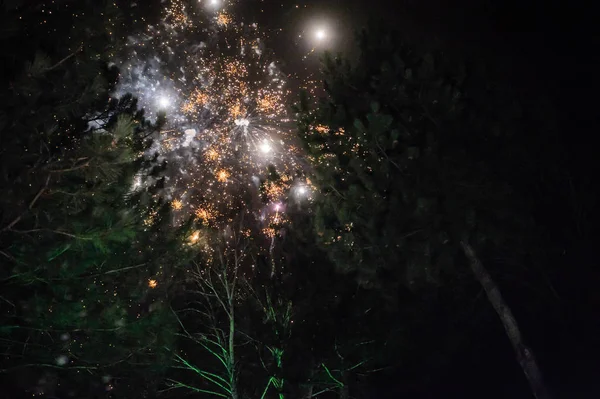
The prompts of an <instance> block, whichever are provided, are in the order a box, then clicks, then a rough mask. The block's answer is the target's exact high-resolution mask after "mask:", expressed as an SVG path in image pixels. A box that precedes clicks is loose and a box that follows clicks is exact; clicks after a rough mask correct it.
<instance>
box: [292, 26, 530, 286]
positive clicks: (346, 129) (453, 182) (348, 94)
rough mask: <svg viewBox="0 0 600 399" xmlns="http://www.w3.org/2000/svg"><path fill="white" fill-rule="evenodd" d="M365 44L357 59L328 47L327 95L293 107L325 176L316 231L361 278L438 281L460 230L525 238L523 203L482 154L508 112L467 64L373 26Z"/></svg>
mask: <svg viewBox="0 0 600 399" xmlns="http://www.w3.org/2000/svg"><path fill="white" fill-rule="evenodd" d="M360 48H361V51H362V53H361V56H360V57H359V59H358V61H357V62H356V63H354V64H350V63H349V62H347V61H342V60H341V59H331V58H326V59H325V60H324V75H325V77H324V81H325V88H326V93H327V94H326V96H324V97H323V98H321V99H319V103H318V105H317V106H316V108H315V109H311V108H310V107H308V105H307V103H306V101H304V103H305V105H304V106H301V107H302V108H301V109H299V111H300V113H301V117H300V131H301V135H302V138H303V141H304V143H305V147H306V149H307V151H308V152H309V154H310V157H311V159H312V161H313V166H314V174H315V179H316V182H317V185H318V186H319V187H322V193H321V194H322V195H321V197H320V198H319V200H318V204H317V209H316V210H315V215H316V222H315V226H316V230H317V231H316V233H317V236H318V237H319V241H320V242H321V244H322V245H324V246H325V247H326V248H327V251H328V252H329V253H330V255H331V257H332V259H333V260H334V261H335V262H336V264H338V266H339V268H340V270H343V271H345V272H352V273H354V272H356V273H358V278H359V280H360V282H361V283H362V284H364V285H366V286H370V285H373V284H375V285H379V286H381V285H387V284H390V282H397V283H398V282H399V283H401V284H403V285H408V286H413V285H415V284H417V285H418V284H421V283H425V282H428V283H434V284H440V283H441V282H442V280H443V276H444V274H448V273H450V274H452V273H453V272H454V268H452V264H453V262H454V259H455V257H456V254H457V252H458V248H457V243H458V242H459V241H460V240H461V239H471V240H473V243H474V244H475V245H477V246H478V247H480V248H490V249H492V248H495V249H499V248H504V247H506V246H508V245H509V244H508V243H509V242H511V243H515V242H519V241H521V243H520V246H522V245H523V244H524V242H523V240H524V237H525V236H524V234H526V232H527V226H528V225H530V218H528V217H527V212H528V208H527V207H528V205H527V203H525V202H523V201H522V200H521V199H516V198H515V197H514V195H512V191H511V189H510V187H509V186H508V185H507V184H506V183H505V181H504V180H503V179H502V177H501V174H500V173H499V171H500V170H501V168H502V167H506V166H507V165H505V164H504V165H503V164H501V163H500V162H498V163H496V159H493V158H492V159H489V158H486V156H487V155H488V154H489V153H492V152H493V151H494V149H495V148H496V146H497V145H498V143H500V142H502V140H505V139H506V137H508V135H510V131H509V129H508V128H503V127H504V126H511V124H514V120H515V119H514V117H512V116H511V115H505V116H503V117H502V119H499V120H495V119H493V118H491V117H490V115H488V113H487V111H486V109H485V108H484V107H482V106H480V105H478V104H474V102H475V101H476V100H477V97H475V95H472V94H471V92H470V91H469V87H470V83H469V82H468V81H467V74H466V70H465V68H464V67H463V66H461V65H459V64H453V63H452V62H450V61H451V60H449V58H448V57H444V56H443V55H442V54H441V53H439V54H420V53H418V51H416V50H415V49H414V48H411V47H410V46H408V45H407V44H405V43H403V42H402V41H401V40H400V39H399V37H398V36H397V35H395V34H394V33H393V32H385V31H377V30H375V32H370V33H363V34H362V36H361V37H360ZM491 126H495V128H494V129H492V128H491ZM496 157H498V156H496ZM389 273H392V275H394V276H396V277H395V278H392V279H389V278H387V277H386V276H387V275H389ZM391 285H393V283H392V284H391ZM390 288H393V287H390Z"/></svg>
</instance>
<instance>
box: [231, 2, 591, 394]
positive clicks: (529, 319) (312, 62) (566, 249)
mask: <svg viewBox="0 0 600 399" xmlns="http://www.w3.org/2000/svg"><path fill="white" fill-rule="evenodd" d="M243 3H244V4H242V5H241V6H243V7H247V11H245V12H244V13H243V15H248V16H251V15H252V18H255V19H256V20H257V21H258V22H259V23H260V24H261V25H263V27H265V26H266V27H267V28H269V29H270V30H271V35H270V38H271V39H270V40H271V42H270V43H269V46H270V47H272V48H273V49H274V50H275V52H276V54H277V55H278V56H279V58H280V59H282V60H283V69H284V71H285V72H287V73H291V74H299V75H300V76H307V75H310V74H312V73H314V72H315V71H316V70H317V69H318V57H317V56H316V55H315V56H313V57H312V58H311V59H309V60H308V61H302V60H301V56H302V55H303V54H305V53H306V52H307V50H309V48H310V46H308V45H307V44H306V43H305V42H302V41H299V40H298V39H297V36H298V34H299V33H301V32H302V30H303V28H304V27H305V26H306V24H307V23H308V22H309V21H310V20H311V18H315V17H321V16H323V15H326V16H327V19H328V20H329V21H331V23H332V24H333V25H332V31H333V32H335V35H336V37H335V40H334V41H333V43H331V45H330V46H329V47H330V48H329V50H330V51H332V52H338V51H340V52H346V53H349V54H351V52H352V35H353V34H352V32H353V31H354V30H356V29H359V28H360V27H361V26H363V25H365V24H366V23H367V21H368V20H370V19H371V20H375V21H382V22H383V23H385V24H386V25H388V26H391V27H394V28H396V29H398V30H400V31H402V32H403V33H404V34H405V35H406V37H407V38H409V39H410V40H411V41H416V42H420V43H423V44H424V45H426V46H435V47H437V48H441V49H443V50H444V51H445V52H448V53H450V54H454V55H457V56H458V57H462V58H467V59H471V60H473V59H475V60H481V61H483V62H485V63H486V64H487V65H488V66H491V67H490V68H491V69H490V72H489V73H490V75H489V76H490V79H493V80H494V81H495V82H496V83H497V84H500V85H506V87H507V88H508V87H510V88H511V90H515V91H516V92H517V93H518V96H519V97H520V100H521V101H523V102H524V103H529V104H535V103H539V102H546V103H547V104H548V108H547V110H548V111H547V112H548V115H547V117H548V122H549V124H551V125H552V126H554V128H555V131H556V132H557V137H548V140H558V143H559V144H558V148H560V149H561V150H562V153H560V154H558V155H559V156H558V157H557V160H556V162H557V164H558V163H561V164H562V165H561V168H564V170H565V171H567V173H568V174H569V176H570V177H569V178H570V179H571V180H572V186H571V187H572V190H574V191H578V192H579V193H582V194H579V195H575V196H573V195H570V194H569V193H568V192H567V191H569V190H570V188H569V187H567V186H564V187H558V186H557V187H556V190H555V191H554V192H552V191H550V192H545V193H544V194H540V196H539V197H538V200H537V201H538V208H539V209H538V212H539V214H538V217H539V218H540V219H541V220H543V221H544V222H543V224H544V226H545V227H546V229H547V232H548V236H549V237H550V240H551V241H552V242H554V243H555V248H554V249H555V250H556V251H557V253H560V254H561V255H560V256H557V257H555V258H554V260H553V262H552V264H548V265H547V270H548V271H549V273H550V274H551V277H550V279H551V280H552V281H551V283H552V284H553V285H554V288H555V289H556V292H557V296H556V298H555V302H554V303H553V304H548V306H547V307H545V308H544V307H542V308H540V310H538V311H537V312H538V313H536V314H534V315H532V314H531V313H530V312H527V311H526V310H525V309H521V308H520V307H519V303H520V301H521V300H522V301H523V302H525V301H526V299H525V297H521V296H520V295H522V294H523V293H519V292H510V290H509V291H508V292H506V293H505V294H506V297H507V298H508V300H509V302H511V303H512V306H513V307H514V311H515V313H516V315H517V318H518V319H519V320H522V326H523V330H524V331H525V334H526V336H527V337H528V338H529V339H528V341H529V342H530V343H531V345H532V346H533V348H534V351H535V352H536V354H537V356H538V358H539V359H538V360H540V363H541V365H542V368H543V369H544V372H545V373H546V378H547V380H548V383H549V385H550V386H551V387H552V389H553V390H554V391H555V392H554V393H555V394H556V396H557V397H565V398H569V397H572V398H575V397H600V381H598V380H597V375H598V372H599V371H600V362H599V361H598V358H599V357H600V344H599V343H598V341H599V339H600V318H599V316H600V294H599V292H600V290H599V289H598V287H599V284H600V269H599V268H598V267H597V265H598V262H597V261H596V260H595V255H594V246H595V243H596V242H597V237H598V229H597V220H598V218H597V211H596V210H595V208H596V207H595V203H596V201H595V199H596V189H595V187H596V185H597V183H596V178H595V172H594V169H595V168H597V166H598V165H597V164H598V162H597V159H598V156H597V152H598V150H597V147H596V145H595V143H596V142H598V140H597V138H596V136H597V132H598V131H599V130H598V128H599V127H600V124H599V123H598V122H599V117H598V115H599V112H598V103H599V102H598V98H597V93H598V92H597V89H598V84H597V80H598V78H597V76H596V75H597V71H598V66H600V63H599V55H598V49H599V48H600V46H599V44H600V40H599V38H600V36H599V35H598V31H597V28H596V23H595V22H594V20H595V15H597V12H596V10H594V9H593V6H592V5H590V4H586V3H584V2H583V1H580V2H566V1H565V2H559V1H552V0H551V1H530V0H526V1H516V0H509V1H491V0H480V1H477V0H459V1H453V2H450V1H443V0H421V1H412V0H398V1H382V0H370V1H358V0H349V1H348V0H347V1H335V0H329V1H328V0H321V1H302V2H300V1H299V2H297V3H296V2H283V1H279V2H277V1H247V2H243ZM282 3H283V5H282ZM296 4H298V5H299V6H300V7H299V8H296V7H295V5H296ZM305 6H306V7H305ZM249 18H250V17H249ZM531 128H532V129H536V128H538V127H536V126H532V127H531ZM540 151H543V150H542V149H540ZM559 158H560V160H559ZM576 201H581V202H584V203H585V204H587V205H586V209H587V211H586V212H587V213H586V214H585V216H584V217H583V223H582V224H583V225H579V224H581V222H579V224H578V225H575V220H574V219H573V217H572V216H573V213H572V212H571V210H572V209H573V207H576V206H578V205H581V204H577V203H574V202H576ZM529 299H530V298H529ZM474 306H488V305H487V304H485V301H483V302H482V301H479V302H478V303H477V304H475V305H474ZM519 316H520V317H519ZM441 317H443V315H441ZM479 323H482V324H487V325H485V326H481V327H480V326H471V327H472V328H473V329H474V330H472V331H477V328H481V334H482V335H483V334H485V335H486V336H485V337H482V339H481V340H475V341H473V342H472V345H471V350H469V352H468V353H464V354H463V355H462V356H460V355H459V356H456V357H455V358H454V359H453V360H452V361H453V362H454V366H455V367H450V368H444V369H441V370H439V371H436V370H428V372H430V373H431V376H432V379H431V386H430V387H429V388H428V389H427V390H426V391H427V393H424V390H423V387H422V386H420V387H415V389H414V390H411V387H410V386H407V384H406V381H407V380H410V378H411V376H410V373H408V374H407V371H406V370H403V371H402V372H403V375H401V376H399V375H397V374H394V373H397V371H395V372H382V373H379V374H378V375H377V376H376V377H373V378H372V379H371V383H370V384H369V385H370V387H371V388H370V392H369V393H368V394H369V395H370V396H371V397H377V398H396V397H428V398H429V397H430V398H441V397H457V396H456V395H460V396H462V397H464V396H463V395H467V396H468V397H486V398H507V397H511V398H521V397H522V398H528V397H530V394H529V393H528V389H527V385H526V382H525V379H524V377H523V376H522V374H521V371H520V369H519V367H518V364H517V362H516V361H515V359H514V356H513V354H512V348H511V347H510V346H509V344H508V341H507V340H506V339H505V338H504V337H503V336H502V335H503V333H504V332H503V331H502V329H501V326H500V325H499V323H498V322H497V320H494V319H493V318H490V319H489V320H487V321H482V320H480V321H479ZM488 323H489V324H488ZM494 325H495V326H496V327H497V328H495V329H494V327H493V326H494ZM443 333H444V332H443V331H442V332H440V331H437V332H434V331H432V337H430V339H431V341H432V342H434V341H435V339H436V338H435V335H436V334H443ZM494 334H496V336H494ZM421 338H422V339H423V340H424V342H427V339H428V338H426V337H421ZM494 343H496V344H494ZM421 345H423V343H421ZM414 372H415V373H418V372H419V371H418V370H415V371H414ZM414 377H415V381H416V380H418V379H419V378H420V377H422V375H421V376H417V375H415V376H414ZM400 380H402V381H403V382H402V383H398V384H396V385H394V381H400Z"/></svg>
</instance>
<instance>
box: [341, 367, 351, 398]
mask: <svg viewBox="0 0 600 399" xmlns="http://www.w3.org/2000/svg"><path fill="white" fill-rule="evenodd" d="M349 374H350V372H349V371H343V372H342V383H343V384H344V385H342V386H341V387H340V399H350V386H349V383H350V375H349Z"/></svg>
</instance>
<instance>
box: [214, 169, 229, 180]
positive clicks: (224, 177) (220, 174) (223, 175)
mask: <svg viewBox="0 0 600 399" xmlns="http://www.w3.org/2000/svg"><path fill="white" fill-rule="evenodd" d="M229 176H231V174H230V173H229V172H228V171H226V170H225V169H221V170H220V171H218V172H217V181H218V182H220V183H225V182H227V180H228V179H229Z"/></svg>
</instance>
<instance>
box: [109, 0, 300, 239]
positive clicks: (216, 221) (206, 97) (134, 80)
mask: <svg viewBox="0 0 600 399" xmlns="http://www.w3.org/2000/svg"><path fill="white" fill-rule="evenodd" d="M217 3H218V4H217ZM217 3H215V4H210V3H209V4H206V3H205V4H200V3H198V2H194V1H185V0H171V1H169V2H167V6H166V7H165V9H164V14H163V19H162V22H161V24H160V25H158V26H149V27H148V29H147V31H146V33H145V34H144V35H141V36H139V37H132V38H129V42H128V52H127V54H124V55H123V57H122V59H124V60H127V62H122V63H121V70H122V71H123V74H122V77H121V78H122V79H121V82H122V83H121V87H120V89H121V91H122V92H131V93H133V94H134V95H136V96H137V97H138V98H139V99H140V105H142V106H143V107H144V108H146V109H147V110H148V114H149V115H150V116H151V117H152V116H154V115H156V113H157V112H159V111H165V112H166V113H167V115H168V120H169V122H168V125H167V127H166V128H165V129H164V130H163V131H162V132H161V134H160V135H159V136H158V137H156V141H155V145H154V147H153V148H152V149H151V153H152V154H154V153H158V154H159V155H160V159H161V160H166V161H167V162H168V163H169V165H170V166H171V167H170V168H169V172H168V175H167V176H166V178H165V189H164V192H163V194H162V195H163V196H164V197H165V198H167V199H168V200H169V201H171V206H172V209H173V210H174V211H175V214H176V215H177V217H178V220H183V219H185V218H187V217H193V218H195V219H196V220H198V221H199V222H201V223H203V224H205V225H208V226H212V227H223V226H224V225H226V224H227V223H229V222H230V221H231V220H233V218H234V217H235V215H236V214H237V213H238V212H240V210H241V209H251V210H253V211H252V212H253V213H254V214H255V215H256V219H257V221H259V222H260V223H261V224H262V228H261V229H263V230H264V232H265V234H267V236H269V237H272V236H273V235H274V234H276V233H273V232H276V231H278V229H280V228H281V226H282V225H283V223H285V215H284V214H283V209H274V208H273V206H272V204H273V203H276V202H281V201H282V200H283V199H284V197H285V195H286V193H287V192H289V190H290V188H291V187H292V185H293V176H296V175H297V171H298V170H299V169H301V168H302V165H301V163H300V162H299V161H298V159H299V158H298V156H297V154H298V148H297V147H296V146H294V137H293V134H292V126H291V125H292V124H291V118H290V116H289V115H288V111H287V107H286V102H287V100H288V95H289V91H288V89H287V88H286V80H285V78H284V76H283V75H282V74H281V72H280V71H279V69H278V67H277V64H276V63H275V62H274V61H273V58H272V57H271V56H270V55H269V54H268V51H266V49H265V48H264V45H263V43H264V37H263V36H262V34H261V32H260V30H259V28H258V26H257V25H256V24H250V25H248V24H243V23H236V22H235V20H234V18H233V16H232V14H230V13H229V12H228V11H227V10H225V7H226V5H227V4H226V3H225V2H217ZM269 168H273V169H274V170H276V172H277V174H278V177H279V181H278V182H277V183H274V182H269V179H268V174H269ZM264 204H266V205H264Z"/></svg>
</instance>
